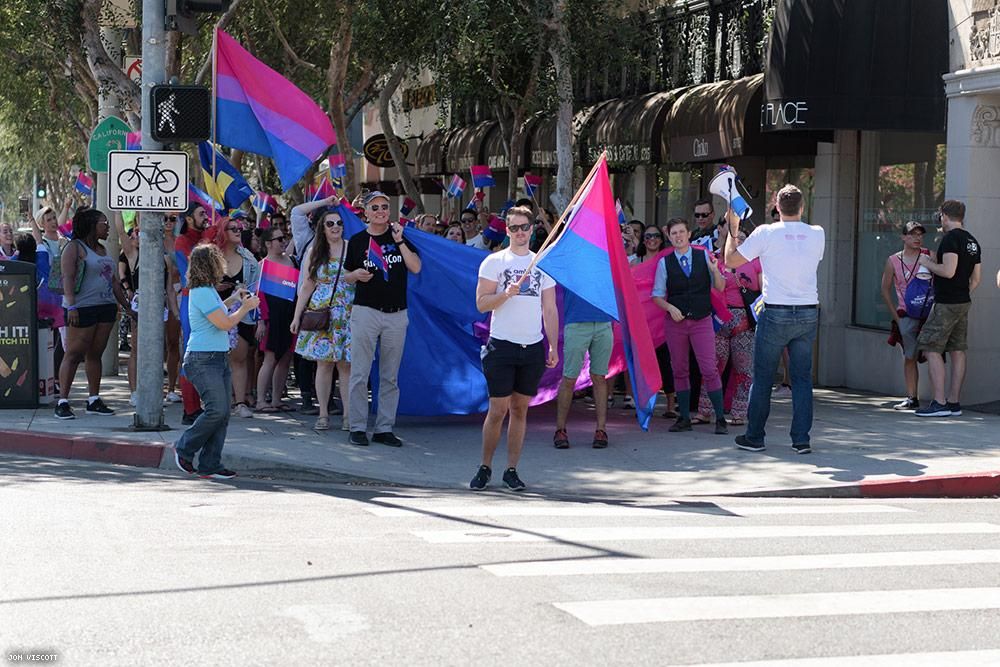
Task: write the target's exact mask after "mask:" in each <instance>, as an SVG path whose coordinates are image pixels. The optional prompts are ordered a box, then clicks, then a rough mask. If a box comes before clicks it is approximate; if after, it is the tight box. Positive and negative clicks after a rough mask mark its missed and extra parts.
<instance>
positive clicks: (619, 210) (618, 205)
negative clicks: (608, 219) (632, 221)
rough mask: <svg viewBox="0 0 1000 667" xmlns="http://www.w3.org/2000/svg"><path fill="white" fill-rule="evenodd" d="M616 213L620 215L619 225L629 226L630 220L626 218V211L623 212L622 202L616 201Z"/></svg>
mask: <svg viewBox="0 0 1000 667" xmlns="http://www.w3.org/2000/svg"><path fill="white" fill-rule="evenodd" d="M615 212H616V213H617V214H618V225H619V226H621V225H627V224H628V220H627V219H626V218H625V211H623V210H622V200H621V199H616V200H615Z"/></svg>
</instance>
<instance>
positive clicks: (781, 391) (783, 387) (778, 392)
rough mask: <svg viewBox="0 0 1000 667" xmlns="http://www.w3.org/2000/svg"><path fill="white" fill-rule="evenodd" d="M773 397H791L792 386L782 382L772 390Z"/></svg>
mask: <svg viewBox="0 0 1000 667" xmlns="http://www.w3.org/2000/svg"><path fill="white" fill-rule="evenodd" d="M774 395H775V396H791V395H792V386H791V385H789V384H785V383H784V382H782V383H781V384H780V385H778V388H777V389H775V390H774Z"/></svg>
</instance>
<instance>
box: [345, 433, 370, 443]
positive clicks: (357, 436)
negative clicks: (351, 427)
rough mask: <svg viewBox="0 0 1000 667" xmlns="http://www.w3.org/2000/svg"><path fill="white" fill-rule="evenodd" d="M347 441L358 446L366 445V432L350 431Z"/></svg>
mask: <svg viewBox="0 0 1000 667" xmlns="http://www.w3.org/2000/svg"><path fill="white" fill-rule="evenodd" d="M348 442H350V443H351V444H352V445H358V446H359V447H367V446H368V434H367V433H365V432H364V431H351V435H350V437H349V438H348Z"/></svg>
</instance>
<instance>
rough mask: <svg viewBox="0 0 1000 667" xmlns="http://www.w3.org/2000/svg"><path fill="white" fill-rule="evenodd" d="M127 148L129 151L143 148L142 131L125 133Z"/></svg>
mask: <svg viewBox="0 0 1000 667" xmlns="http://www.w3.org/2000/svg"><path fill="white" fill-rule="evenodd" d="M125 150H127V151H141V150H142V132H129V133H128V134H126V135H125Z"/></svg>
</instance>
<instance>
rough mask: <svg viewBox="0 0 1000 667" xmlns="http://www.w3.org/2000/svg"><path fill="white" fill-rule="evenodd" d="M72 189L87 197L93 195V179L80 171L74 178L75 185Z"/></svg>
mask: <svg viewBox="0 0 1000 667" xmlns="http://www.w3.org/2000/svg"><path fill="white" fill-rule="evenodd" d="M73 187H74V188H76V191H77V192H80V193H83V194H85V195H87V196H88V197H92V196H93V195H94V179H92V178H91V177H90V175H89V174H88V173H87V172H85V171H81V172H80V174H79V175H78V176H77V177H76V184H75V185H74V186H73Z"/></svg>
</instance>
